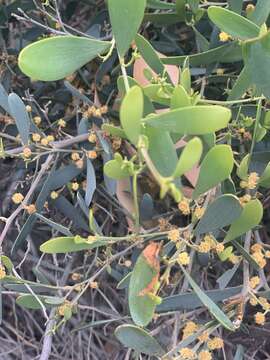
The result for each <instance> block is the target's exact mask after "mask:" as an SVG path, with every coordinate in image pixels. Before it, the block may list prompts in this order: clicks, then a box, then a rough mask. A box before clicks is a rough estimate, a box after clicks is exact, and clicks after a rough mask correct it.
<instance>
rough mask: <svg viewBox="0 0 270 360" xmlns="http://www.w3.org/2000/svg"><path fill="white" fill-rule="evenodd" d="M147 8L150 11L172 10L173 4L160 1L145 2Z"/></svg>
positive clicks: (149, 0) (148, 0) (150, 0)
mask: <svg viewBox="0 0 270 360" xmlns="http://www.w3.org/2000/svg"><path fill="white" fill-rule="evenodd" d="M147 7H149V8H150V9H157V10H174V9H175V4H172V3H168V2H165V1H161V0H147Z"/></svg>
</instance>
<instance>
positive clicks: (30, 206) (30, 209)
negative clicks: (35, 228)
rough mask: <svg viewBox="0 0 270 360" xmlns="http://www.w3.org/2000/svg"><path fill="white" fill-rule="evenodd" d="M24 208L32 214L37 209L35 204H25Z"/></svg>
mask: <svg viewBox="0 0 270 360" xmlns="http://www.w3.org/2000/svg"><path fill="white" fill-rule="evenodd" d="M24 208H25V210H26V211H27V213H28V214H29V215H32V214H34V213H35V212H36V211H37V208H36V205H35V204H30V205H25V206H24Z"/></svg>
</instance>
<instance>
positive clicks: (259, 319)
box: [254, 312, 265, 325]
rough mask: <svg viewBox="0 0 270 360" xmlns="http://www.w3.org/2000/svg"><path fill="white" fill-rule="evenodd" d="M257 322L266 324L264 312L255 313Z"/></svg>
mask: <svg viewBox="0 0 270 360" xmlns="http://www.w3.org/2000/svg"><path fill="white" fill-rule="evenodd" d="M254 320H255V323H256V324H258V325H264V324H265V315H264V313H262V312H257V313H256V314H255V315H254Z"/></svg>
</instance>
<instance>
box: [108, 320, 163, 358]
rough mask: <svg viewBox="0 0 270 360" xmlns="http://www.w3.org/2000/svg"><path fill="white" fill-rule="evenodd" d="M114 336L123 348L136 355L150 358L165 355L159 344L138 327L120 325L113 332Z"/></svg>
mask: <svg viewBox="0 0 270 360" xmlns="http://www.w3.org/2000/svg"><path fill="white" fill-rule="evenodd" d="M115 336H116V337H117V339H118V340H119V341H120V342H121V343H122V344H123V345H124V346H126V347H129V348H131V349H133V350H135V351H137V352H138V353H143V354H146V355H152V356H155V355H156V356H162V355H164V354H165V351H164V350H163V349H162V347H161V346H160V345H159V343H158V342H157V341H156V340H155V339H154V338H153V337H152V336H151V335H150V334H149V333H148V332H146V331H145V330H143V329H141V328H139V327H138V326H134V325H120V326H118V328H117V329H116V330H115Z"/></svg>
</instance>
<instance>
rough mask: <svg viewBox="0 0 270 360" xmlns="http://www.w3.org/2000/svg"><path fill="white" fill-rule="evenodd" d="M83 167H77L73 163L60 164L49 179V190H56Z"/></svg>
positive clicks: (75, 175) (76, 174)
mask: <svg viewBox="0 0 270 360" xmlns="http://www.w3.org/2000/svg"><path fill="white" fill-rule="evenodd" d="M82 171H83V169H80V168H78V167H77V166H76V165H74V164H70V165H67V166H62V167H60V168H58V169H57V170H56V171H55V172H54V175H53V178H51V180H50V190H51V191H52V190H56V189H59V188H61V187H62V186H64V185H66V184H67V183H69V182H70V181H71V180H72V179H74V178H75V177H77V176H78V175H79V174H80V173H81V172H82Z"/></svg>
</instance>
